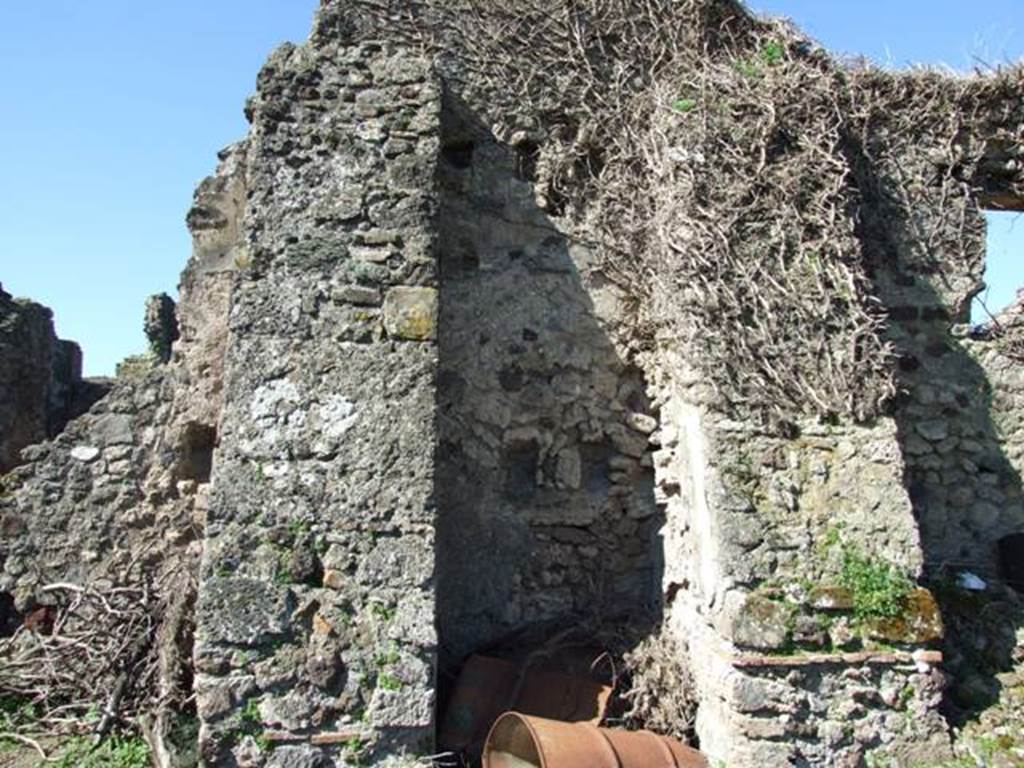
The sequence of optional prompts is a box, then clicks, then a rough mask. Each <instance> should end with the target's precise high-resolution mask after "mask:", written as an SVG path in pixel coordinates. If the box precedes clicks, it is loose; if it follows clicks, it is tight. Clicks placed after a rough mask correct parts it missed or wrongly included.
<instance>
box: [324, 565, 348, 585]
mask: <svg viewBox="0 0 1024 768" xmlns="http://www.w3.org/2000/svg"><path fill="white" fill-rule="evenodd" d="M324 586H325V587H327V588H328V589H341V588H342V587H343V586H345V574H344V573H342V572H341V571H336V570H333V569H327V570H325V571H324Z"/></svg>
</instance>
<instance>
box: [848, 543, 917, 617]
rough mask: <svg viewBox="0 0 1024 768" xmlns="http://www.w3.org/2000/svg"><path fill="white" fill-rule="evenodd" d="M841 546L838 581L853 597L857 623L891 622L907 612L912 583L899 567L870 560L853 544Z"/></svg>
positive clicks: (875, 559) (873, 559)
mask: <svg viewBox="0 0 1024 768" xmlns="http://www.w3.org/2000/svg"><path fill="white" fill-rule="evenodd" d="M841 546H842V571H841V572H840V576H839V582H840V584H841V585H842V586H844V587H846V588H847V589H848V590H850V593H851V594H852V595H853V613H854V616H856V618H857V619H858V620H860V621H870V620H873V619H894V618H898V617H899V616H901V615H902V614H903V612H904V610H905V609H906V604H907V597H908V596H909V595H910V593H911V591H912V590H913V589H914V585H913V583H912V582H911V581H910V579H908V578H907V577H906V575H904V574H903V573H902V572H901V571H900V570H899V569H898V568H896V567H895V566H894V565H892V564H891V563H887V562H885V561H884V560H879V559H877V558H873V557H869V556H867V555H865V554H864V553H863V552H861V551H860V550H859V549H857V548H856V547H855V546H853V545H852V544H848V543H844V544H842V545H841Z"/></svg>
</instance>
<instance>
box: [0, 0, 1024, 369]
mask: <svg viewBox="0 0 1024 768" xmlns="http://www.w3.org/2000/svg"><path fill="white" fill-rule="evenodd" d="M1021 2H1022V0H987V1H986V2H984V3H974V2H967V1H966V0H886V1H885V2H882V1H881V0H751V2H750V5H751V6H752V7H753V8H754V9H755V10H757V11H764V12H770V13H773V14H780V15H785V16H789V17H792V18H793V19H794V20H795V21H796V22H797V23H798V24H800V25H801V26H802V27H803V28H804V29H805V30H807V31H808V32H809V33H810V34H811V35H812V36H814V37H815V38H817V39H818V40H820V41H821V42H822V43H824V44H825V45H827V46H828V47H829V48H831V49H833V50H836V51H839V52H845V53H851V54H856V53H861V54H866V55H868V56H869V57H870V58H872V59H874V60H875V61H877V62H879V63H881V64H885V65H888V66H893V67H902V66H905V65H908V64H911V63H916V62H921V63H929V64H940V63H944V64H947V65H949V66H952V67H955V68H958V69H965V68H970V67H971V66H973V65H974V64H975V63H976V62H977V61H978V60H981V61H984V62H987V63H990V64H994V63H998V62H1005V61H1009V60H1016V59H1019V58H1021V57H1022V56H1024V30H1022V29H1021V21H1022V20H1024V13H1022V11H1024V8H1022V6H1021ZM316 5H317V0H157V1H156V2H139V0H88V2H84V1H83V0H46V2H43V0H0V169H2V170H0V282H2V283H3V285H4V288H5V289H6V290H7V291H9V292H11V293H14V294H15V295H19V296H28V297H31V298H33V299H36V300H38V301H41V302H42V303H44V304H47V305H49V306H50V307H52V308H53V309H54V312H55V314H56V320H57V326H58V331H59V333H60V334H61V335H62V336H63V337H65V338H69V339H74V340H76V341H78V342H79V343H80V344H82V346H83V348H84V351H85V360H86V372H87V373H89V374H93V375H97V374H106V373H111V372H112V371H113V368H114V364H115V363H116V362H117V361H118V360H120V359H121V358H123V357H124V356H125V355H128V354H131V353H133V352H139V351H141V350H142V349H143V348H144V346H145V341H144V339H143V337H142V333H141V323H142V307H143V302H144V300H145V297H146V296H148V295H149V294H152V293H157V292H160V291H167V292H169V293H172V294H174V293H175V291H176V286H177V282H178V275H179V274H180V272H181V269H182V268H183V267H184V265H185V261H186V259H187V258H188V254H189V247H190V244H189V237H188V233H187V231H186V229H185V225H184V217H185V213H186V211H187V210H188V207H189V203H190V201H191V196H192V190H193V188H194V187H195V184H196V183H197V182H198V181H200V180H201V179H202V178H203V177H204V176H206V175H207V174H209V173H210V171H211V170H212V169H213V167H214V164H215V162H216V152H217V150H218V149H220V148H221V147H222V146H224V145H226V144H228V143H230V142H232V141H235V140H237V139H239V138H241V137H242V136H244V134H245V131H246V124H245V120H244V118H243V116H242V107H243V104H244V101H245V98H246V97H247V96H248V95H249V94H250V93H251V92H252V90H253V87H254V83H255V79H256V73H257V71H258V70H259V67H260V65H261V64H262V62H263V60H264V59H265V57H266V55H267V54H268V53H269V52H270V51H271V50H272V49H273V48H274V47H275V46H276V45H277V44H279V43H281V42H283V41H285V40H293V41H301V40H303V39H305V37H306V35H307V33H308V30H309V27H310V22H311V20H312V17H313V11H314V9H315V7H316ZM1000 218H1006V219H1008V221H1007V222H1006V223H1004V224H1000V225H999V226H998V227H996V228H995V231H994V233H993V238H992V245H991V246H990V253H992V254H993V255H995V256H1000V255H1002V256H1005V257H1010V256H1014V258H1012V259H1011V258H1006V259H1003V258H998V259H993V262H994V263H995V262H1001V261H1003V260H1005V261H1008V262H1015V263H1013V264H1012V266H1011V267H1005V268H1004V267H1000V266H999V265H998V264H995V265H994V267H993V270H991V271H990V277H991V280H990V282H992V283H998V284H1000V285H1005V286H1006V290H1005V292H1004V294H996V293H995V291H993V294H992V295H991V296H990V302H989V303H990V305H992V306H1001V305H1003V304H1006V303H1008V302H1009V299H1010V297H1012V293H1013V289H1014V288H1015V287H1016V286H1021V285H1024V263H1022V262H1024V260H1021V259H1018V258H1016V254H1018V253H1020V251H1022V250H1024V247H1022V246H1021V243H1024V220H1021V221H1019V222H1018V223H1017V224H1016V226H1015V227H1013V222H1012V221H1009V219H1010V218H1011V217H1000Z"/></svg>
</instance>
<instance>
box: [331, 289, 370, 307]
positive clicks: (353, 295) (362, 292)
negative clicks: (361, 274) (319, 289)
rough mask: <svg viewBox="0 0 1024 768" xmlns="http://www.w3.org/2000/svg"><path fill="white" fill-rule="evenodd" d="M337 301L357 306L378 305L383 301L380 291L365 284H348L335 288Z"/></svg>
mask: <svg viewBox="0 0 1024 768" xmlns="http://www.w3.org/2000/svg"><path fill="white" fill-rule="evenodd" d="M333 296H334V298H335V299H336V300H337V301H344V302H347V303H348V304H355V305H356V306H357V307H377V306H380V303H381V295H380V291H379V290H377V289H376V288H369V287H367V286H365V285H346V286H342V287H341V288H337V289H335V291H334V293H333Z"/></svg>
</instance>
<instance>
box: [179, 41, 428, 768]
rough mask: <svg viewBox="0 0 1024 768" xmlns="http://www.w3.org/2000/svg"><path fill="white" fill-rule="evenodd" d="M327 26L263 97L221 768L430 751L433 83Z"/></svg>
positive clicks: (231, 386) (235, 384) (221, 530)
mask: <svg viewBox="0 0 1024 768" xmlns="http://www.w3.org/2000/svg"><path fill="white" fill-rule="evenodd" d="M318 39H319V43H318V44H316V45H310V46H306V47H298V48H297V47H294V46H285V47H283V48H281V49H279V50H278V51H277V52H276V53H275V54H274V55H273V56H272V57H271V59H270V61H269V62H268V64H267V66H266V67H265V68H264V70H263V71H262V72H261V74H260V77H259V82H258V93H257V95H256V97H255V98H254V99H253V100H252V101H251V102H250V105H249V115H250V117H251V119H252V123H253V127H252V131H251V133H250V137H249V139H248V150H247V153H248V154H247V161H246V195H247V206H246V217H245V219H244V223H243V231H244V233H245V238H246V242H247V244H248V248H247V251H246V253H245V255H244V257H243V258H242V260H241V263H240V268H241V271H240V279H239V282H238V283H237V285H236V292H235V299H234V305H233V309H232V314H231V329H230V330H231V339H230V346H229V358H228V365H227V374H226V376H227V378H226V382H225V399H226V402H227V407H226V410H225V413H224V417H223V420H222V422H221V427H220V447H219V449H218V451H217V454H216V457H215V462H214V475H213V483H214V494H213V500H212V506H211V511H210V516H209V518H208V521H207V526H206V537H205V553H204V563H203V570H202V584H201V589H200V600H199V605H198V612H197V642H196V651H195V663H196V669H197V681H196V687H197V693H198V708H199V714H200V717H201V720H202V732H201V737H200V739H201V749H202V754H203V759H204V761H205V763H206V764H208V765H218V766H222V765H225V766H226V765H236V764H245V765H254V764H263V763H266V764H267V765H281V766H283V765H290V766H291V765H303V766H305V765H318V766H320V765H345V764H350V763H351V762H355V761H360V760H361V761H366V762H372V763H373V764H382V765H383V764H385V763H388V761H389V760H390V761H392V762H393V763H396V764H397V763H402V761H403V759H406V758H403V756H409V755H413V754H424V753H426V752H428V751H429V750H430V748H431V744H432V736H433V731H432V724H433V706H434V694H433V688H434V647H435V642H436V640H435V632H434V581H433V573H434V516H435V509H434V496H433V494H434V478H433V448H434V445H435V418H434V401H435V389H434V380H435V374H436V367H437V350H436V346H435V344H434V339H435V338H436V322H437V319H436V312H437V291H436V274H435V254H434V237H435V231H434V218H435V213H436V209H437V201H436V195H435V191H434V170H435V163H436V158H437V154H438V147H439V113H440V92H439V88H438V84H437V82H436V80H435V79H434V75H433V74H432V73H431V71H430V68H429V66H428V63H427V62H425V61H423V60H420V59H418V58H415V57H413V56H410V55H409V54H407V53H398V52H395V51H393V50H391V49H389V48H387V47H385V46H383V45H380V44H376V43H373V42H354V41H351V40H350V39H348V38H347V37H346V35H345V34H339V35H337V36H332V37H330V38H318ZM269 741H276V742H277V748H276V749H274V750H273V751H272V752H271V751H266V750H265V747H266V745H267V744H268V743H269ZM388 764H391V763H388ZM402 764H404V763H402Z"/></svg>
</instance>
